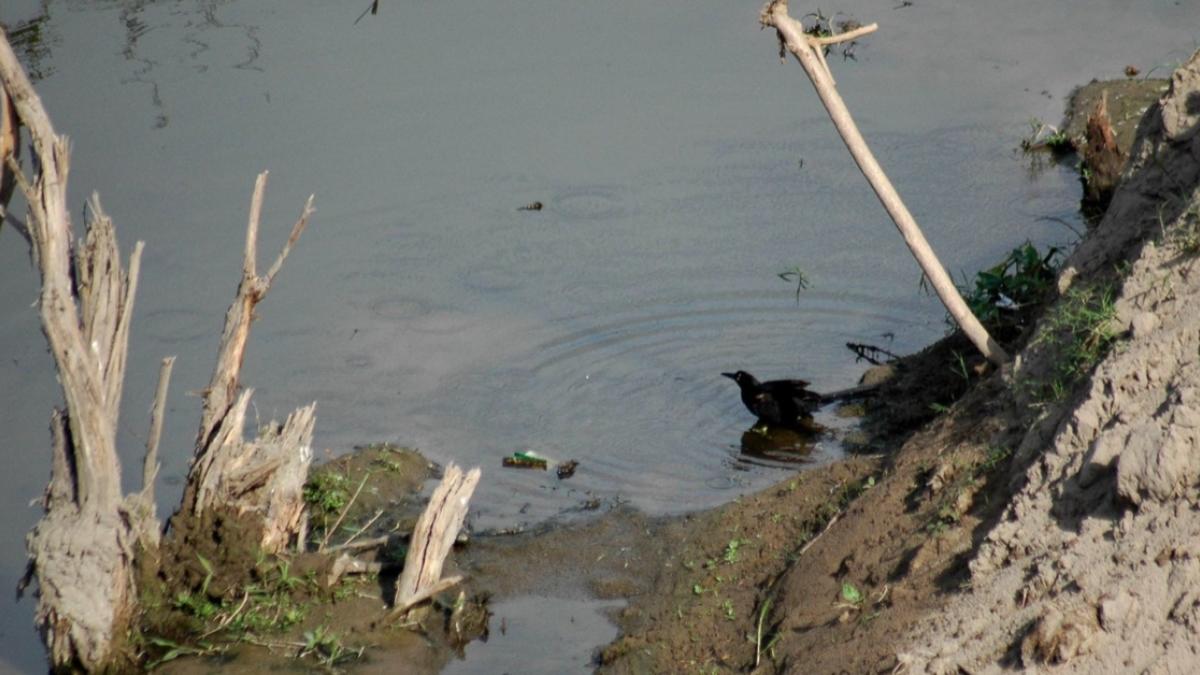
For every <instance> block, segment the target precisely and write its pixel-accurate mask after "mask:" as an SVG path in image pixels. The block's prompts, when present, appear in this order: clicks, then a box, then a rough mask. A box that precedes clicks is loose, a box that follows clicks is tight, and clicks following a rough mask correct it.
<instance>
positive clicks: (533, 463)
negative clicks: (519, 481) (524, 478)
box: [500, 450, 550, 471]
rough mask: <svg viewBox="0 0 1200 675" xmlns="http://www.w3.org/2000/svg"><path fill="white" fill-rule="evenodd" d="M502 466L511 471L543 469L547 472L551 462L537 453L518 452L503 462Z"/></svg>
mask: <svg viewBox="0 0 1200 675" xmlns="http://www.w3.org/2000/svg"><path fill="white" fill-rule="evenodd" d="M500 463H501V465H503V466H506V467H508V468H510V469H541V470H543V471H545V470H546V468H547V467H548V466H550V462H549V461H548V460H547V459H546V458H545V457H542V456H541V455H539V454H537V453H535V452H527V451H523V450H518V451H517V452H514V453H513V454H511V455H509V456H508V457H505V458H504V459H503V460H501V462H500Z"/></svg>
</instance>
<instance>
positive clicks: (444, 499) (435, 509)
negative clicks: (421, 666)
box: [392, 464, 480, 613]
mask: <svg viewBox="0 0 1200 675" xmlns="http://www.w3.org/2000/svg"><path fill="white" fill-rule="evenodd" d="M479 475H480V471H479V469H478V468H474V469H471V471H470V472H468V473H466V474H463V472H462V469H460V468H458V466H456V465H454V464H451V465H450V466H448V467H446V475H445V476H444V477H443V478H442V482H441V483H439V484H438V486H437V487H436V488H435V489H434V491H433V495H432V496H430V497H429V504H428V505H427V506H426V507H425V510H424V511H423V512H421V517H420V518H418V519H417V524H416V526H415V527H414V528H413V536H412V541H411V542H410V543H409V547H408V555H407V556H405V559H404V571H403V572H401V573H400V578H399V579H398V580H397V581H396V598H395V602H394V603H393V610H392V611H393V612H396V613H399V612H403V611H405V610H406V609H408V608H409V607H412V606H413V605H415V604H417V603H419V602H422V601H423V600H425V599H427V598H429V597H431V596H432V595H434V594H435V593H439V592H441V591H443V590H445V589H446V588H449V587H450V586H453V585H454V584H456V583H458V582H459V581H462V578H461V577H449V578H446V579H443V578H442V566H443V565H444V564H445V562H446V556H447V555H449V553H450V549H451V548H452V547H453V546H454V540H455V539H456V538H457V537H458V530H459V528H461V527H462V524H463V519H465V518H466V517H467V504H468V503H469V502H470V501H471V495H472V494H473V493H474V492H475V486H476V485H477V484H478V483H479Z"/></svg>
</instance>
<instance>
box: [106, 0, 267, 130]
mask: <svg viewBox="0 0 1200 675" xmlns="http://www.w3.org/2000/svg"><path fill="white" fill-rule="evenodd" d="M231 4H233V0H199V1H197V2H195V3H191V4H189V3H179V2H155V1H154V0H143V1H136V2H125V3H123V4H122V7H121V11H120V16H119V19H120V22H121V25H122V26H123V27H124V33H125V44H124V47H123V48H122V50H121V54H122V56H124V57H125V60H126V61H129V62H130V63H131V64H132V65H133V66H134V70H133V72H132V73H130V74H129V75H128V76H126V77H125V78H123V79H122V80H121V84H133V85H140V86H143V87H144V88H145V89H146V90H147V91H148V92H149V97H150V99H149V100H150V107H151V108H152V109H153V110H154V128H156V129H163V128H165V127H166V126H167V125H168V124H169V123H170V121H171V114H170V112H169V111H170V108H171V104H172V101H168V100H165V97H164V95H163V87H162V86H160V80H162V79H163V78H167V79H168V81H170V82H171V84H172V85H177V84H178V80H177V79H176V76H175V74H174V73H173V72H171V71H172V70H173V68H170V66H178V65H182V66H184V67H185V68H186V69H187V70H190V71H191V72H192V73H193V74H196V75H200V74H204V73H207V72H208V70H209V69H210V68H211V67H213V66H214V65H215V66H218V67H228V68H233V69H237V70H252V71H256V72H263V68H262V66H261V65H259V58H260V56H261V52H262V41H261V39H260V38H259V36H258V33H259V27H258V26H256V25H252V24H249V23H238V22H231V21H228V20H225V19H222V18H220V17H219V16H218V10H219V9H221V8H224V7H226V6H229V5H231Z"/></svg>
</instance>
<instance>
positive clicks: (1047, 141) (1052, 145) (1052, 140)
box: [1021, 117, 1075, 156]
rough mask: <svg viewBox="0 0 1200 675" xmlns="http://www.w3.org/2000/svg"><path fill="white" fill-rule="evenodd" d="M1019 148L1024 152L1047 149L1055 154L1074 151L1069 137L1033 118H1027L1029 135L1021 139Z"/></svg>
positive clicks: (1064, 132)
mask: <svg viewBox="0 0 1200 675" xmlns="http://www.w3.org/2000/svg"><path fill="white" fill-rule="evenodd" d="M1021 150H1022V151H1023V152H1025V153H1027V154H1028V153H1031V152H1037V151H1039V150H1048V151H1050V152H1051V153H1053V154H1054V155H1056V156H1061V155H1066V154H1069V153H1071V152H1074V151H1075V145H1074V144H1073V143H1071V137H1070V136H1068V135H1067V132H1066V131H1062V130H1060V129H1058V128H1056V127H1054V126H1052V125H1050V124H1046V123H1045V122H1043V121H1041V120H1039V119H1037V118H1036V117H1035V118H1032V119H1030V120H1029V135H1028V136H1026V137H1025V138H1023V139H1021Z"/></svg>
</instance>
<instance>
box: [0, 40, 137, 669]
mask: <svg viewBox="0 0 1200 675" xmlns="http://www.w3.org/2000/svg"><path fill="white" fill-rule="evenodd" d="M0 81H2V83H3V87H4V90H5V92H6V93H7V95H8V97H9V98H10V99H11V103H12V107H11V108H8V107H7V106H0V107H4V108H6V110H7V111H8V112H9V113H10V114H11V113H13V112H15V118H11V117H10V118H8V120H9V121H8V122H7V123H6V124H7V125H8V126H5V127H4V128H5V129H6V130H7V129H11V128H12V125H15V124H16V120H20V123H22V124H23V125H24V126H25V127H26V128H28V129H29V132H30V137H31V140H32V142H33V152H34V154H35V156H36V159H37V161H36V162H35V166H36V167H37V173H36V174H35V175H34V176H33V177H32V178H30V177H27V176H25V175H24V172H23V170H22V168H21V166H20V165H19V164H18V162H17V161H16V159H15V157H14V152H15V145H14V143H15V141H13V140H11V139H13V138H15V137H14V136H12V135H11V134H12V132H10V131H5V132H4V133H3V134H0V135H3V136H5V137H7V138H9V139H10V140H9V141H7V142H0V147H3V149H4V156H3V158H2V159H3V162H4V167H5V180H12V181H14V182H15V183H16V184H17V185H18V186H19V187H20V189H21V192H22V193H23V194H24V196H25V200H26V202H27V203H28V206H29V214H28V216H27V219H26V223H25V225H26V227H27V232H25V234H26V236H27V237H28V239H29V241H30V245H31V249H32V256H33V259H34V262H35V265H36V267H37V269H38V272H39V273H40V275H41V281H42V289H41V294H40V296H39V299H38V304H39V307H40V311H41V317H42V328H43V330H44V332H45V334H46V339H47V341H48V342H49V344H50V351H51V354H52V355H53V357H54V360H55V362H56V364H57V366H58V374H59V381H60V383H61V384H62V389H63V397H64V399H65V401H66V406H65V410H55V411H54V413H53V415H52V417H51V425H50V428H51V435H52V438H53V447H52V453H53V454H52V469H51V475H50V483H49V486H48V487H47V489H46V495H45V499H44V501H43V506H44V507H45V509H46V513H45V516H44V517H43V518H42V520H41V521H40V522H39V523H38V524H37V525H36V527H35V528H34V529H33V531H32V532H31V533H30V534H29V537H28V540H27V547H28V552H29V569H28V574H27V577H26V580H28V579H29V577H36V578H37V581H38V602H37V610H36V621H37V623H38V627H39V629H40V631H41V633H42V637H43V640H44V641H45V643H46V647H47V649H48V651H49V655H50V663H51V666H52V667H54V668H68V667H70V668H83V669H86V670H89V671H94V670H101V669H109V668H114V667H116V665H117V664H118V663H120V662H121V658H122V643H123V641H124V639H125V638H126V636H127V634H128V629H129V626H130V625H131V623H130V622H131V620H132V618H133V616H134V615H135V613H134V611H133V610H134V608H135V606H136V593H135V588H134V578H133V574H132V568H133V567H132V566H133V556H134V553H133V550H134V543H135V542H136V540H137V535H136V534H135V532H136V531H140V530H141V529H143V528H149V529H156V526H157V524H156V523H145V522H142V521H141V519H142V517H143V516H142V515H141V514H138V513H129V512H127V511H126V510H125V508H124V503H123V499H122V496H121V467H120V461H119V459H118V457H117V449H116V427H117V420H118V413H119V410H120V403H121V388H122V384H123V382H124V377H125V359H126V353H127V349H128V336H129V321H130V317H131V316H132V314H133V299H134V295H135V293H136V290H137V280H138V268H139V260H140V258H141V252H142V242H138V243H137V244H136V245H135V246H134V250H133V253H132V255H131V256H130V259H129V271H128V273H126V271H125V270H124V269H123V267H122V265H121V258H120V253H119V250H118V247H117V240H116V235H115V232H114V230H113V225H112V221H111V220H109V218H108V217H107V216H105V215H104V212H103V211H102V210H101V208H100V203H99V199H97V198H96V197H95V196H93V198H92V200H91V201H90V202H89V206H90V208H89V211H90V214H91V218H90V219H89V221H88V223H87V229H86V235H85V237H84V241H83V243H82V245H81V246H76V244H75V242H74V238H73V233H72V227H71V220H70V215H69V209H68V208H67V201H66V200H67V177H68V174H69V173H70V171H69V167H70V162H69V145H68V142H67V139H66V138H65V137H63V136H59V135H57V134H56V133H55V131H54V127H53V125H52V124H51V122H50V118H49V117H48V116H47V115H46V111H45V109H44V108H43V106H42V103H41V100H40V99H39V98H38V96H37V93H36V92H35V91H34V90H33V86H32V85H31V84H30V82H29V79H28V77H27V76H26V75H25V72H24V70H23V69H22V68H21V65H20V63H19V62H18V60H17V57H16V54H14V53H13V51H12V48H11V46H10V45H9V44H8V41H7V39H0Z"/></svg>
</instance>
